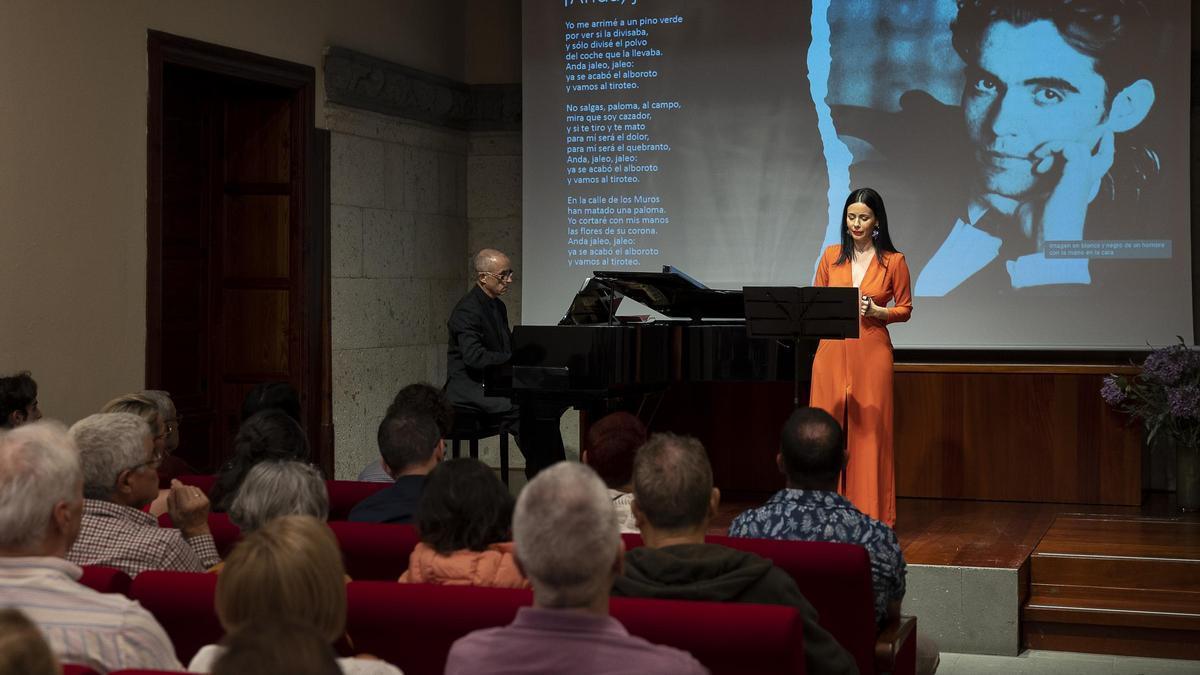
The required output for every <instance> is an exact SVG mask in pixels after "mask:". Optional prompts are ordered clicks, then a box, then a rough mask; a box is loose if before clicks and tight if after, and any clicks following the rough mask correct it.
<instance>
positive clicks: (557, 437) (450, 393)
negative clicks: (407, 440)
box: [446, 248, 565, 478]
mask: <svg viewBox="0 0 1200 675" xmlns="http://www.w3.org/2000/svg"><path fill="white" fill-rule="evenodd" d="M472 262H473V265H474V270H475V286H474V287H472V288H471V290H470V291H468V292H467V294H466V295H464V296H463V298H462V300H459V301H458V304H457V305H455V306H454V311H452V312H451V313H450V319H449V321H447V322H446V325H447V327H448V328H449V329H450V340H449V345H448V346H447V363H446V395H447V397H449V399H450V402H451V403H453V404H454V405H455V406H456V407H461V408H469V409H473V410H476V411H478V412H480V413H484V414H487V415H492V416H495V417H496V418H500V419H507V420H509V421H510V424H511V426H510V428H511V429H512V432H513V435H514V436H515V437H516V440H517V445H518V446H519V447H520V449H521V454H522V455H524V456H525V476H526V477H527V478H532V477H533V476H534V474H536V473H537V472H538V471H540V470H542V469H543V468H545V467H547V466H550V465H551V464H553V463H555V462H558V461H561V460H563V459H564V458H565V453H564V451H563V443H562V435H561V433H560V432H559V429H558V418H559V417H560V416H561V414H562V410H561V408H555V409H554V410H549V409H547V410H535V409H533V407H531V406H527V408H528V409H521V408H520V407H518V406H517V405H515V404H514V403H513V402H512V401H510V400H509V399H508V398H504V397H496V396H487V395H486V392H485V391H484V388H483V371H484V368H486V367H488V366H498V365H501V364H503V363H507V362H508V360H509V359H510V358H511V357H512V332H511V331H510V329H509V326H508V310H507V308H505V306H504V301H502V300H501V299H500V296H502V295H504V294H505V293H506V292H507V291H508V287H509V285H510V284H512V282H513V271H512V266H511V264H510V263H509V260H508V256H506V255H504V254H503V253H501V252H500V251H497V250H495V249H490V248H485V249H483V250H482V251H480V252H479V253H476V254H475V258H474V259H473V261H472Z"/></svg>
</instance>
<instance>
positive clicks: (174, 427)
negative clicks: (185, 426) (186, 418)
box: [166, 415, 183, 434]
mask: <svg viewBox="0 0 1200 675" xmlns="http://www.w3.org/2000/svg"><path fill="white" fill-rule="evenodd" d="M182 421H183V415H177V416H175V417H174V418H173V419H169V420H167V421H166V427H167V433H168V434H170V433H173V432H176V431H179V423H180V422H182Z"/></svg>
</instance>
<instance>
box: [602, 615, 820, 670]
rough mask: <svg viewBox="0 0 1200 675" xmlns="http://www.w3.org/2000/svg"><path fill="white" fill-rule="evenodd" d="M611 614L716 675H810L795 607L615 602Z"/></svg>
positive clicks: (628, 627) (642, 635) (800, 623)
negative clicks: (692, 657)
mask: <svg viewBox="0 0 1200 675" xmlns="http://www.w3.org/2000/svg"><path fill="white" fill-rule="evenodd" d="M609 611H610V612H611V613H612V615H613V617H615V618H616V619H617V620H618V621H620V622H621V623H622V624H624V625H625V628H626V629H628V630H629V632H630V633H631V634H633V635H638V636H641V637H644V638H646V639H647V640H649V641H650V642H654V643H656V644H664V645H671V646H672V647H678V648H680V649H683V650H685V651H688V652H691V654H692V656H695V657H696V658H697V659H698V660H699V661H700V662H701V663H703V664H704V665H705V666H706V667H707V668H708V669H709V670H710V671H712V672H713V674H714V675H717V674H719V673H730V674H731V675H732V674H739V673H756V674H761V675H769V674H771V673H780V674H781V675H783V674H785V673H803V672H804V626H803V624H802V622H801V620H800V615H799V614H798V613H797V612H796V610H795V609H793V608H791V607H784V606H782V605H752V604H748V603H720V602H689V601H686V600H650V599H646V598H613V599H612V600H611V602H610V603H609Z"/></svg>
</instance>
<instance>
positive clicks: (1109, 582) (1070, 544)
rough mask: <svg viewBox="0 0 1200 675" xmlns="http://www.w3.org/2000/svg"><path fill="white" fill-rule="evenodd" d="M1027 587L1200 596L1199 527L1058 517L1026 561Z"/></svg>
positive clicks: (1183, 523) (1162, 521)
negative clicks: (1100, 589)
mask: <svg viewBox="0 0 1200 675" xmlns="http://www.w3.org/2000/svg"><path fill="white" fill-rule="evenodd" d="M1030 583H1032V584H1044V585H1053V586H1091V587H1101V588H1103V587H1107V588H1140V589H1162V590H1171V591H1184V592H1193V593H1196V592H1200V523H1196V522H1187V521H1182V520H1169V519H1132V518H1117V517H1101V516H1097V517H1089V516H1059V517H1058V518H1056V519H1055V521H1054V523H1053V524H1052V525H1051V527H1050V529H1049V530H1048V531H1047V532H1046V535H1045V536H1044V537H1042V540H1041V541H1040V542H1039V543H1038V545H1037V547H1035V549H1034V551H1033V554H1032V555H1031V556H1030Z"/></svg>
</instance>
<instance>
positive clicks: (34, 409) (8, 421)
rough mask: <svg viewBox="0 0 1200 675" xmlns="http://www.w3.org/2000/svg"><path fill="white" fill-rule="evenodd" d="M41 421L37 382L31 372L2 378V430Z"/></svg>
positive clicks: (0, 383) (0, 413)
mask: <svg viewBox="0 0 1200 675" xmlns="http://www.w3.org/2000/svg"><path fill="white" fill-rule="evenodd" d="M40 419H42V410H41V408H39V407H38V389H37V382H34V381H33V378H32V377H31V376H30V375H29V371H25V372H23V373H17V374H16V375H10V376H8V377H0V429H15V428H17V427H19V426H21V425H22V424H28V423H29V422H36V421H38V420H40Z"/></svg>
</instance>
